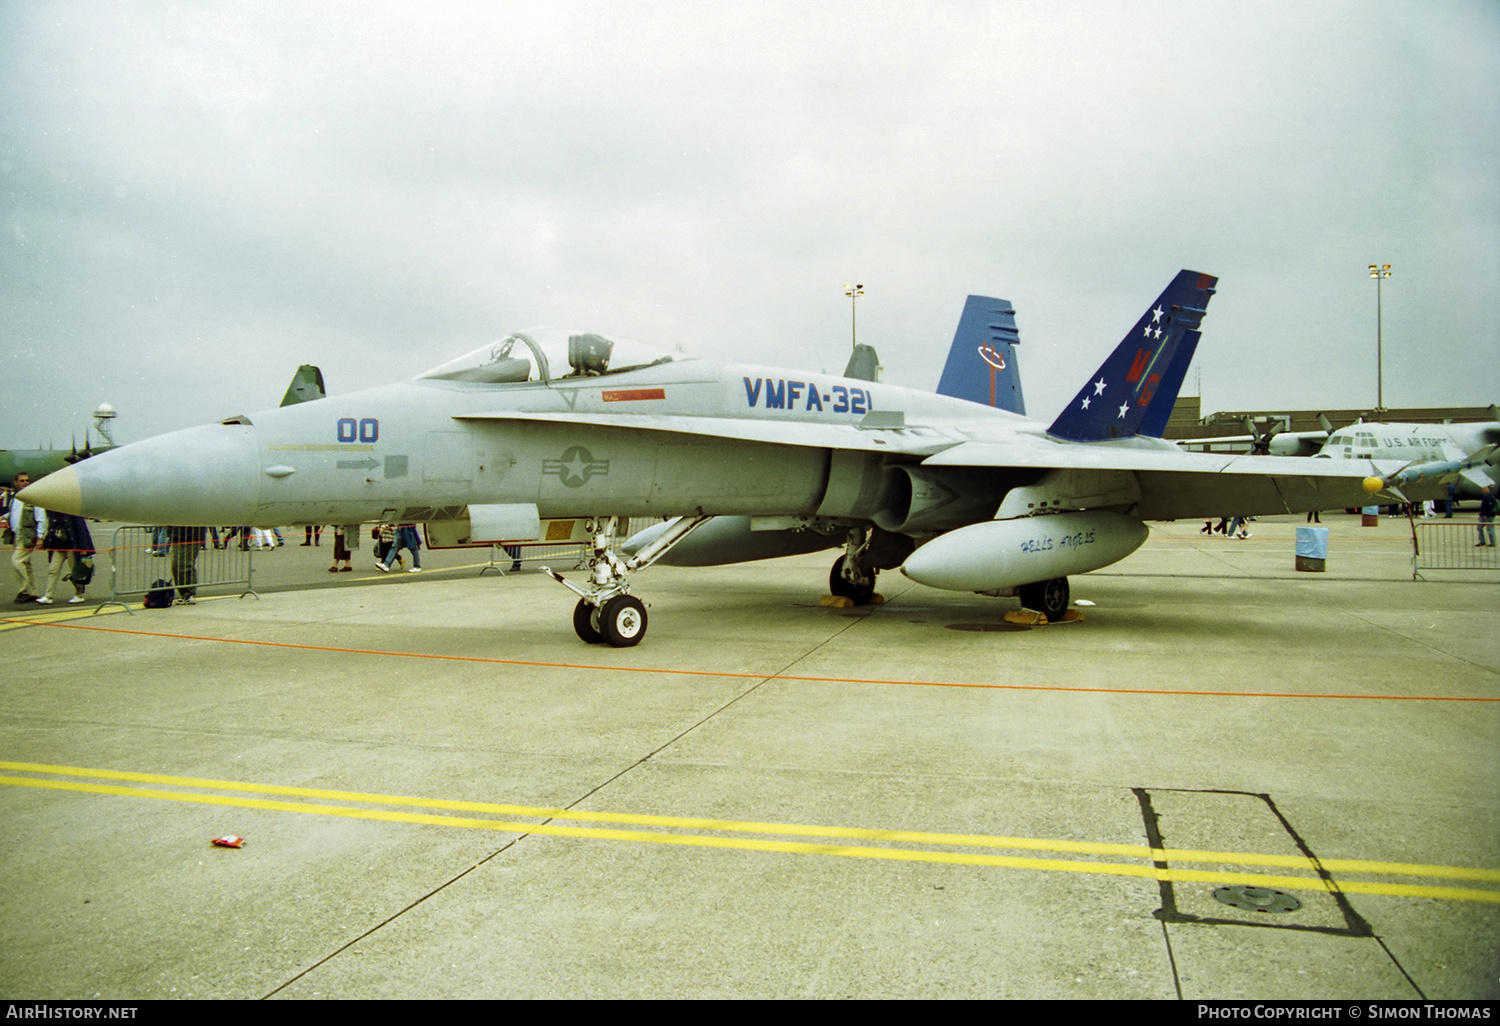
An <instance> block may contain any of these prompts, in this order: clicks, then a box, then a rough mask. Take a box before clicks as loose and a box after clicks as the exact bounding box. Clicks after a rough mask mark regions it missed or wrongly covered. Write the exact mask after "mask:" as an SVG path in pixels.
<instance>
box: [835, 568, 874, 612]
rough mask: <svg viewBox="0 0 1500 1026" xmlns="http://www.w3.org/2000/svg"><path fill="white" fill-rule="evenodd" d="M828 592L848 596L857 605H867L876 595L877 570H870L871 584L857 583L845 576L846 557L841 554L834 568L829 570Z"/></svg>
mask: <svg viewBox="0 0 1500 1026" xmlns="http://www.w3.org/2000/svg"><path fill="white" fill-rule="evenodd" d="M828 593H829V594H830V595H836V596H838V597H839V598H846V599H849V600H850V601H851V602H853V603H854V604H855V605H856V606H867V605H869V604H870V600H871V599H872V598H874V597H875V572H874V571H873V570H872V571H870V583H869V584H855V583H854V582H853V581H850V580H846V579H845V578H844V557H843V556H840V557H839V558H838V559H836V560H834V563H833V569H832V570H830V571H829V572H828Z"/></svg>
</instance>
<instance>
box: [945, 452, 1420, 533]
mask: <svg viewBox="0 0 1500 1026" xmlns="http://www.w3.org/2000/svg"><path fill="white" fill-rule="evenodd" d="M923 466H943V467H1017V468H1031V469H1038V470H1071V471H1125V472H1130V473H1132V474H1134V475H1135V478H1136V481H1137V482H1138V483H1139V487H1140V499H1139V505H1138V507H1137V510H1136V513H1137V515H1138V516H1140V517H1141V518H1143V519H1146V520H1176V519H1180V518H1187V517H1211V516H1223V515H1225V514H1229V515H1259V514H1271V513H1294V512H1295V513H1300V512H1304V511H1306V510H1309V509H1330V508H1338V507H1359V506H1366V505H1369V504H1370V503H1372V502H1375V501H1377V500H1376V499H1375V498H1373V497H1372V496H1370V495H1369V494H1368V493H1366V492H1365V490H1364V481H1365V479H1366V478H1369V477H1371V476H1382V477H1383V476H1385V474H1387V473H1390V472H1391V471H1393V470H1394V469H1395V468H1396V466H1397V465H1396V464H1391V465H1389V466H1386V467H1381V466H1380V465H1378V464H1375V463H1373V462H1372V461H1367V460H1313V459H1312V458H1311V457H1293V456H1245V455H1238V454H1234V453H1190V452H1173V451H1171V450H1169V449H1144V448H1130V447H1127V446H1112V445H1097V444H1096V445H1087V444H1084V445H1068V444H1059V443H1056V442H1050V441H1045V440H1043V441H1031V442H1028V443H1024V444H1017V443H1011V442H1007V443H999V444H994V443H986V442H965V443H963V444H961V445H956V446H953V447H952V448H949V449H945V450H944V451H942V452H940V453H937V454H935V455H933V456H930V457H928V459H926V460H925V461H924V462H923ZM1386 501H1388V502H1390V501H1395V500H1394V499H1390V498H1387V499H1386Z"/></svg>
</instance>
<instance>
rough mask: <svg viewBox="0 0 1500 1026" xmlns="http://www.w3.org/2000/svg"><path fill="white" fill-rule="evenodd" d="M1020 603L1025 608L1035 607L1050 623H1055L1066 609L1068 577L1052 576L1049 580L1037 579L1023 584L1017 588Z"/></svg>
mask: <svg viewBox="0 0 1500 1026" xmlns="http://www.w3.org/2000/svg"><path fill="white" fill-rule="evenodd" d="M1017 590H1018V592H1019V594H1020V598H1021V605H1023V606H1025V607H1026V608H1027V609H1035V610H1037V611H1038V612H1040V613H1043V614H1045V615H1046V617H1047V619H1048V620H1049V621H1051V622H1052V623H1057V622H1058V621H1060V620H1061V619H1062V618H1063V614H1064V613H1066V612H1067V611H1068V594H1069V593H1068V579H1067V578H1066V577H1054V578H1052V580H1050V581H1037V582H1036V583H1035V584H1023V585H1021V587H1020V588H1019V589H1017Z"/></svg>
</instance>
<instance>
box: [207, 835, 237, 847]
mask: <svg viewBox="0 0 1500 1026" xmlns="http://www.w3.org/2000/svg"><path fill="white" fill-rule="evenodd" d="M213 843H214V844H216V845H218V846H219V847H220V848H243V847H244V846H245V839H244V838H243V837H240V836H239V835H238V834H225V835H224V836H223V837H215V838H214V841H213Z"/></svg>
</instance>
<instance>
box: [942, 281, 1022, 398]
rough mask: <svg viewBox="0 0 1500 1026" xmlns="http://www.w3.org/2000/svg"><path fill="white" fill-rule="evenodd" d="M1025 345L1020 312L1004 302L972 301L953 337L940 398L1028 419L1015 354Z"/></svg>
mask: <svg viewBox="0 0 1500 1026" xmlns="http://www.w3.org/2000/svg"><path fill="white" fill-rule="evenodd" d="M1020 341H1021V336H1020V333H1019V332H1018V331H1017V330H1016V310H1015V307H1013V306H1011V305H1010V303H1008V302H1007V301H1006V300H1003V299H993V298H991V297H989V296H970V297H969V298H968V300H967V301H966V302H965V303H964V312H963V314H962V315H960V317H959V319H958V330H957V331H955V332H954V333H953V345H952V347H951V348H950V349H949V350H948V362H947V363H946V364H944V366H943V376H942V378H941V379H940V380H939V381H938V387H937V391H938V395H946V396H950V397H951V398H954V399H967V400H969V401H970V402H975V403H980V404H982V405H985V406H993V407H996V408H998V409H1001V410H1009V411H1010V412H1011V413H1020V414H1024V413H1025V412H1026V400H1025V398H1024V397H1023V396H1022V394H1021V369H1020V366H1019V365H1018V364H1017V362H1016V350H1015V346H1016V345H1017V344H1019V343H1020Z"/></svg>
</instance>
